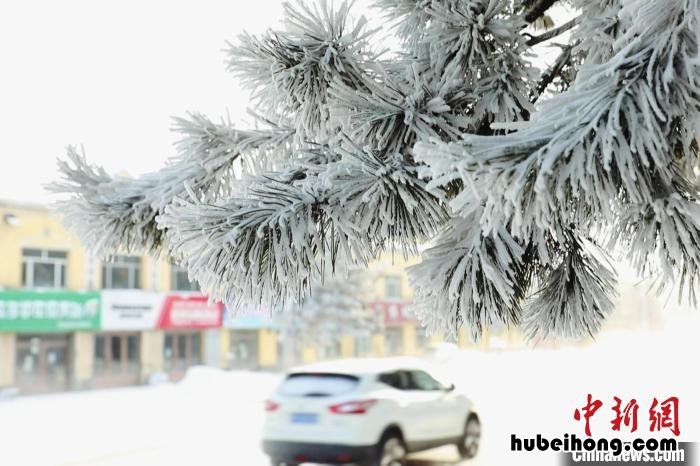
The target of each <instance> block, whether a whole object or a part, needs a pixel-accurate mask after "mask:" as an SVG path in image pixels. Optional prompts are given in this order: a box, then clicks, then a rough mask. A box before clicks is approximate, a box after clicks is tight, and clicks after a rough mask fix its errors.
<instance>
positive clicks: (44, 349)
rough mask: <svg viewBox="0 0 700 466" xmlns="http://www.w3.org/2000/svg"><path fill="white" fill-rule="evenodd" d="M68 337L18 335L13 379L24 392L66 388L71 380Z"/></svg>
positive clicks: (63, 335) (58, 335)
mask: <svg viewBox="0 0 700 466" xmlns="http://www.w3.org/2000/svg"><path fill="white" fill-rule="evenodd" d="M70 354H71V351H70V336H69V335H68V334H65V333H64V334H55V335H26V336H25V335H22V336H18V337H17V356H16V364H15V375H16V377H15V380H16V381H17V387H18V388H19V390H20V392H21V393H23V394H35V393H47V392H53V391H61V390H67V389H68V388H69V382H70V376H69V374H70V363H69V362H70Z"/></svg>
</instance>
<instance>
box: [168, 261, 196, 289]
mask: <svg viewBox="0 0 700 466" xmlns="http://www.w3.org/2000/svg"><path fill="white" fill-rule="evenodd" d="M170 289H171V290H174V291H199V285H197V282H194V281H190V278H189V277H188V275H187V269H185V268H184V267H180V266H179V265H173V266H172V267H170Z"/></svg>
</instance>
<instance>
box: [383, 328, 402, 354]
mask: <svg viewBox="0 0 700 466" xmlns="http://www.w3.org/2000/svg"><path fill="white" fill-rule="evenodd" d="M385 332H386V353H387V354H388V355H390V356H398V355H401V354H403V332H402V329H401V327H386V330H385Z"/></svg>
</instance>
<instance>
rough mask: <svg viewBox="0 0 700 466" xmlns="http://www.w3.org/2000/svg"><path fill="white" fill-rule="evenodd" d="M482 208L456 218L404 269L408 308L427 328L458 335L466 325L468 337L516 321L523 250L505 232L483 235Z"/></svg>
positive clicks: (525, 280) (525, 276)
mask: <svg viewBox="0 0 700 466" xmlns="http://www.w3.org/2000/svg"><path fill="white" fill-rule="evenodd" d="M480 214H481V212H480V211H479V209H475V210H474V211H473V212H472V214H471V215H468V216H465V217H464V218H455V219H452V220H451V221H450V223H448V225H447V227H446V228H445V229H444V230H443V231H442V232H440V234H439V235H438V237H437V238H436V241H435V243H436V245H435V246H433V247H430V248H428V249H427V250H426V251H424V252H423V255H422V256H423V257H422V261H421V262H420V263H419V264H417V265H415V266H412V267H411V268H409V275H410V278H411V284H412V286H413V287H414V289H415V298H414V304H413V309H414V312H415V314H416V315H417V317H418V318H419V319H420V321H421V323H422V324H423V325H425V326H426V327H427V329H428V331H430V332H435V331H446V332H447V335H448V336H451V337H452V338H453V339H456V338H457V330H458V329H459V328H460V327H462V326H466V327H467V329H468V330H469V331H470V332H471V335H472V338H473V339H478V338H479V337H480V336H481V334H482V332H483V331H485V330H487V329H489V328H492V327H503V326H511V325H518V324H519V323H520V305H521V301H522V299H523V298H524V297H525V293H526V292H527V289H528V287H529V271H528V269H527V267H526V265H527V264H526V263H525V262H524V261H523V256H524V255H525V252H526V251H525V248H523V246H522V245H520V244H519V243H518V242H517V241H515V239H513V237H512V236H511V235H510V234H509V233H508V232H507V231H506V230H505V229H500V231H497V232H495V233H494V234H493V235H489V236H486V235H483V234H482V233H481V229H480V228H479V226H478V221H479V216H480Z"/></svg>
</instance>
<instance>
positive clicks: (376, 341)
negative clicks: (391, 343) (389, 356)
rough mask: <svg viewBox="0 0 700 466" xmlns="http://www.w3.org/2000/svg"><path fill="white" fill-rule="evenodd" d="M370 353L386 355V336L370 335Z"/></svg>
mask: <svg viewBox="0 0 700 466" xmlns="http://www.w3.org/2000/svg"><path fill="white" fill-rule="evenodd" d="M372 355H373V356H378V357H382V356H386V337H384V335H372Z"/></svg>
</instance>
